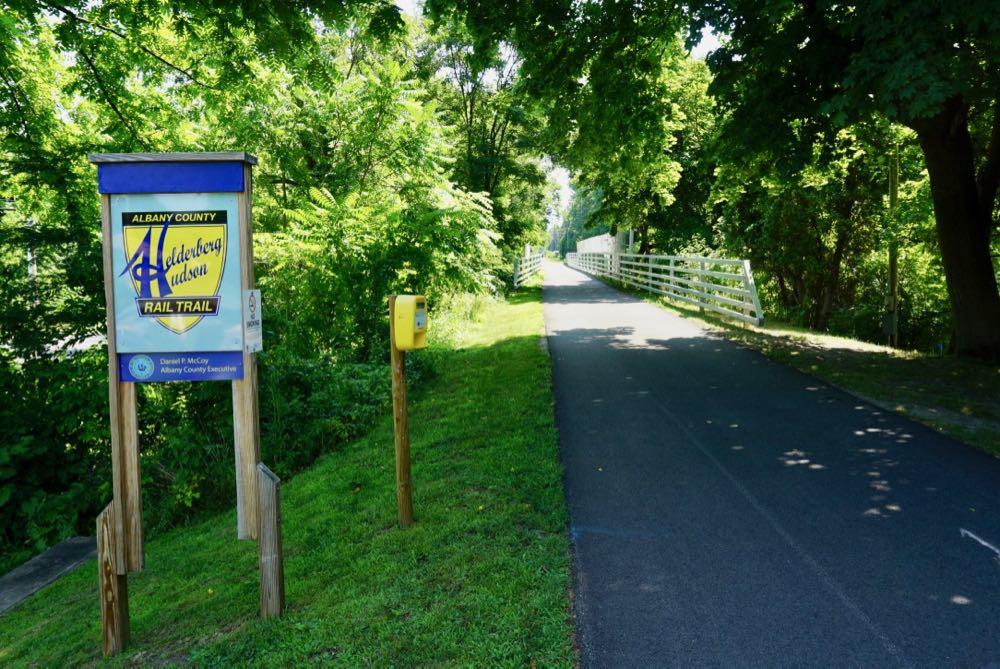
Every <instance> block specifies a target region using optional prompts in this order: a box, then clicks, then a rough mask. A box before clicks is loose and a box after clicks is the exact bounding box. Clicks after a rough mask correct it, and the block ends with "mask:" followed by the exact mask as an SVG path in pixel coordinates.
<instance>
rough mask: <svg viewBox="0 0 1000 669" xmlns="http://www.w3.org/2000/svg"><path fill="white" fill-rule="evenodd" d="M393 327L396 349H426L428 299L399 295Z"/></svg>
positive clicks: (420, 296)
mask: <svg viewBox="0 0 1000 669" xmlns="http://www.w3.org/2000/svg"><path fill="white" fill-rule="evenodd" d="M392 327H393V334H394V336H395V344H396V348H398V349H399V350H400V351H413V350H415V349H418V348H424V347H426V346H427V300H426V298H424V296H423V295H397V296H396V308H395V313H394V315H393V323H392Z"/></svg>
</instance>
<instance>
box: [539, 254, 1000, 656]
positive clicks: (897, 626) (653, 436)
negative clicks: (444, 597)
mask: <svg viewBox="0 0 1000 669" xmlns="http://www.w3.org/2000/svg"><path fill="white" fill-rule="evenodd" d="M545 272H546V281H545V287H544V293H543V294H544V302H545V321H546V327H547V330H548V335H549V340H548V341H549V347H550V351H551V353H552V360H553V377H554V385H555V394H556V418H557V422H558V427H559V439H560V448H561V452H562V458H563V463H564V466H565V470H566V473H565V484H566V497H567V501H568V504H569V511H570V517H571V522H572V538H573V552H574V563H575V570H576V571H575V608H576V617H577V630H578V640H579V644H580V649H581V654H582V659H583V665H584V666H585V667H608V666H628V667H648V666H676V667H692V666H713V667H718V666H760V667H778V666H865V667H884V666H900V665H902V666H926V667H944V666H962V667H1000V561H998V558H1000V555H998V554H997V553H995V550H996V549H995V548H991V547H989V546H987V545H983V543H986V544H990V545H992V546H993V547H1000V460H997V459H994V458H991V457H989V456H986V455H984V454H981V453H978V452H976V451H973V450H972V449H970V448H967V447H965V446H963V445H961V444H959V443H957V442H955V441H952V440H950V439H947V438H945V437H943V436H941V435H938V434H936V433H935V432H933V431H931V430H929V429H927V428H924V427H922V426H920V425H916V424H914V423H912V422H909V421H907V420H904V419H902V418H900V417H898V416H896V415H893V414H889V413H886V412H883V411H879V410H878V409H876V408H874V407H872V406H871V405H868V404H866V403H864V402H861V401H859V400H858V399H856V398H854V397H852V396H850V395H847V394H845V393H843V392H840V391H837V390H835V389H832V388H830V387H828V386H826V385H824V384H823V383H822V382H820V381H819V380H817V379H815V378H813V377H810V376H806V375H804V374H801V373H799V372H797V371H795V370H793V369H791V368H788V367H785V366H783V365H780V364H777V363H774V362H771V361H769V360H767V359H766V358H764V357H763V356H761V355H759V354H757V353H755V352H752V351H749V350H746V349H743V348H741V347H739V346H737V345H735V344H733V343H730V342H728V341H725V340H723V339H720V338H717V337H715V336H713V335H711V334H708V333H706V332H704V331H702V330H700V329H698V328H697V327H695V326H694V325H692V324H691V323H690V322H689V321H686V320H684V319H682V318H679V317H677V316H674V315H672V314H670V313H669V312H667V311H664V310H662V309H659V308H657V307H655V306H652V305H648V304H645V303H643V302H642V301H640V300H637V299H635V298H632V297H629V296H627V295H624V294H623V293H620V292H618V291H616V290H613V289H611V288H609V287H607V286H605V285H604V284H602V283H600V282H597V281H594V280H591V279H589V278H587V277H586V276H585V275H583V274H581V273H579V272H576V271H574V270H571V269H568V268H566V267H563V266H562V265H557V264H555V263H551V262H550V263H548V264H547V266H546V268H545ZM968 533H972V535H974V536H971V535H969V534H968ZM981 542H983V543H981Z"/></svg>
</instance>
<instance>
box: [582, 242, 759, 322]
mask: <svg viewBox="0 0 1000 669" xmlns="http://www.w3.org/2000/svg"><path fill="white" fill-rule="evenodd" d="M566 264H567V265H569V266H570V267H573V268H575V269H578V270H580V271H582V272H586V273H587V274H593V275H594V276H604V277H608V278H610V279H615V280H617V281H620V282H622V283H624V284H625V285H627V286H632V287H634V288H639V289H642V290H648V291H650V292H653V293H659V294H660V295H666V296H667V297H669V298H670V299H672V300H677V301H678V302H684V303H686V304H692V305H694V306H696V307H700V308H702V309H707V310H708V311H714V312H716V313H719V314H722V315H723V316H728V317H730V318H735V319H737V320H740V321H744V322H746V323H752V324H754V325H763V324H764V313H763V312H762V311H761V308H760V298H759V297H758V296H757V286H756V285H755V284H754V282H753V274H752V273H751V272H750V261H749V260H734V259H729V258H701V257H692V256H658V255H639V254H637V253H567V254H566Z"/></svg>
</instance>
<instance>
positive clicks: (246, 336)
mask: <svg viewBox="0 0 1000 669" xmlns="http://www.w3.org/2000/svg"><path fill="white" fill-rule="evenodd" d="M243 341H244V343H245V345H246V350H247V353H256V352H257V351H260V350H263V348H264V334H263V331H262V329H261V314H260V291H259V290H244V291H243Z"/></svg>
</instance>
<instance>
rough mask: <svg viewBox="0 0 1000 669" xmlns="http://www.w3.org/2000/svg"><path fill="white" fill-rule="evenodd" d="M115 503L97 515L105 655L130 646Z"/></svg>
mask: <svg viewBox="0 0 1000 669" xmlns="http://www.w3.org/2000/svg"><path fill="white" fill-rule="evenodd" d="M118 526H119V523H118V522H117V519H116V518H115V504H114V503H111V504H108V505H107V506H106V507H104V511H102V512H101V514H100V515H99V516H97V570H98V572H97V580H98V586H99V590H100V595H101V634H102V635H103V644H102V648H103V650H104V656H105V657H107V656H109V655H115V654H116V653H120V652H121V651H123V650H124V649H125V647H126V646H127V645H128V638H129V619H128V576H127V575H124V574H122V573H121V571H122V570H121V569H120V568H119V565H118V564H116V562H117V560H116V557H115V554H116V553H117V552H118V551H117V550H116V547H118V546H119V545H120V544H121V543H122V542H121V537H120V536H118V534H117V528H118Z"/></svg>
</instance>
